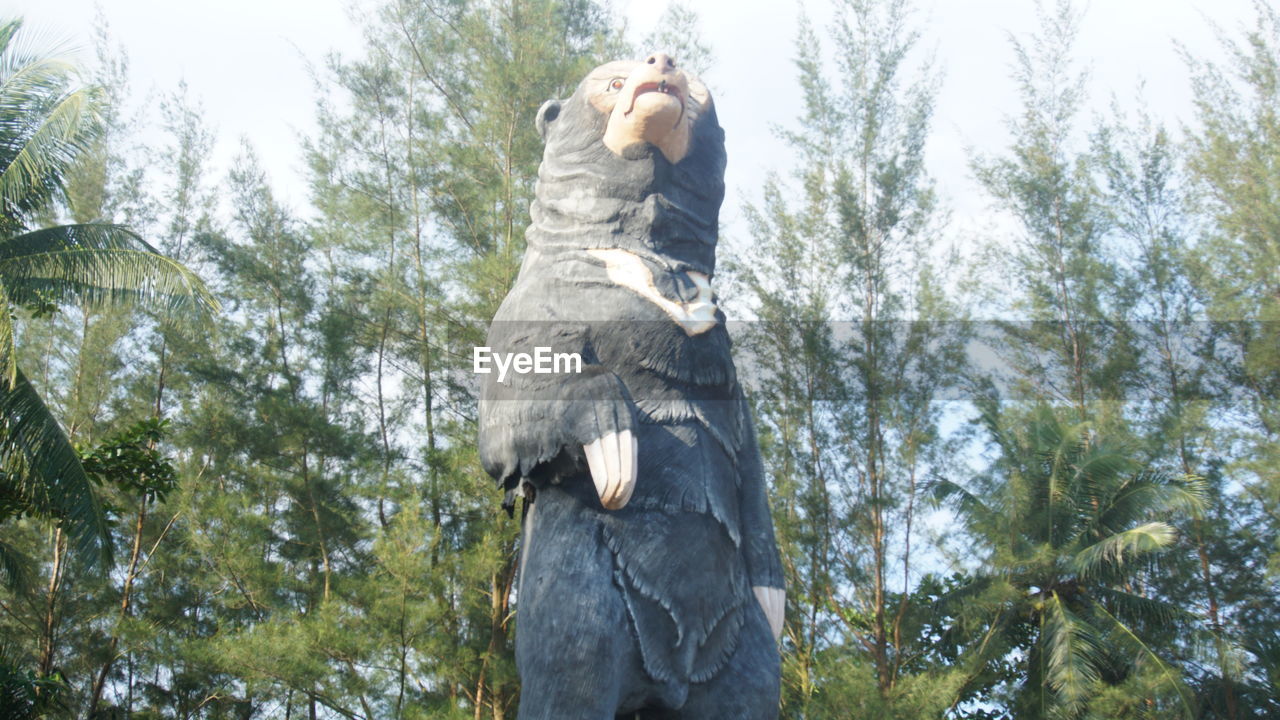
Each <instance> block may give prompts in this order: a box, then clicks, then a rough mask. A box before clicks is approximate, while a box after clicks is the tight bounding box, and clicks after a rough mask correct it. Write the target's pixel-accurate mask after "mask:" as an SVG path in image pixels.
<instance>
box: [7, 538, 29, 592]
mask: <svg viewBox="0 0 1280 720" xmlns="http://www.w3.org/2000/svg"><path fill="white" fill-rule="evenodd" d="M32 567H33V563H32V562H31V558H29V557H27V556H26V555H25V554H23V553H22V551H20V550H18V548H16V547H14V546H13V545H10V544H9V543H6V542H5V541H4V540H0V585H3V586H4V587H7V588H9V589H10V590H16V589H18V588H23V587H27V585H29V584H30V582H31V577H32V570H31V568H32Z"/></svg>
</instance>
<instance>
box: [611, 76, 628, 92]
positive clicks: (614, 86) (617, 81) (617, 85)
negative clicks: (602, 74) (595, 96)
mask: <svg viewBox="0 0 1280 720" xmlns="http://www.w3.org/2000/svg"><path fill="white" fill-rule="evenodd" d="M625 84H626V83H625V82H623V80H622V78H614V79H612V80H610V81H609V89H610V90H621V89H622V86H623V85H625Z"/></svg>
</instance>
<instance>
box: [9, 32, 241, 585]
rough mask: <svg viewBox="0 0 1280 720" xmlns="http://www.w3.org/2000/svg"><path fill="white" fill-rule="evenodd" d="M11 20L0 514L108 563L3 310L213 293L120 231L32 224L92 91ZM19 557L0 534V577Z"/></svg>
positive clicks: (94, 121) (76, 468)
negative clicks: (33, 524)
mask: <svg viewBox="0 0 1280 720" xmlns="http://www.w3.org/2000/svg"><path fill="white" fill-rule="evenodd" d="M21 27H22V22H21V21H20V20H11V21H8V22H5V23H3V24H0V522H3V521H5V520H6V519H8V518H12V517H15V516H23V515H28V516H34V517H39V518H44V519H48V520H52V521H54V522H56V523H58V526H59V528H60V529H62V531H64V532H65V533H66V535H67V537H68V540H69V542H70V544H71V547H73V548H74V549H75V551H76V552H77V554H78V555H79V556H80V557H81V558H82V559H83V560H84V561H86V562H88V563H91V564H92V563H95V562H102V563H104V564H109V563H110V560H111V543H110V536H109V534H108V528H107V523H106V519H105V517H104V515H103V511H102V507H101V505H100V504H99V502H98V499H97V497H96V495H95V494H94V492H93V487H92V483H91V482H90V480H89V478H88V476H87V475H86V474H85V471H84V468H82V467H81V465H80V460H79V457H78V455H77V453H76V451H75V449H74V448H73V447H72V445H71V443H70V442H69V441H68V439H67V436H66V434H65V433H64V432H63V430H62V427H61V426H60V425H59V424H58V421H57V420H56V419H55V418H54V417H53V415H52V414H51V413H50V412H49V409H48V407H47V406H46V405H45V404H44V401H43V400H41V398H40V395H39V394H38V393H37V392H36V391H35V389H34V388H33V387H32V385H31V383H30V382H29V381H28V380H27V378H26V376H25V375H23V373H22V370H21V369H20V368H19V367H18V364H17V357H16V353H15V349H14V324H13V322H14V316H15V313H16V312H17V311H19V310H23V309H25V310H48V309H50V308H54V307H56V306H57V305H58V304H60V303H65V302H70V301H75V302H79V303H82V304H85V305H88V306H91V307H93V306H102V305H106V304H111V303H115V302H119V301H125V300H140V301H143V302H145V303H149V304H153V305H155V304H159V305H161V306H163V307H168V308H170V309H172V310H175V311H177V310H185V309H196V310H199V311H207V310H213V309H215V308H216V307H217V302H216V301H215V300H214V299H213V297H212V296H211V295H210V294H209V292H208V290H207V289H206V288H205V287H204V285H203V283H202V282H201V281H200V279H199V278H197V277H196V276H195V275H194V274H193V273H192V272H191V271H189V270H188V269H186V268H185V267H183V266H182V265H181V264H179V263H177V262H175V261H173V260H170V259H169V258H167V257H165V256H163V255H161V254H160V253H159V252H157V251H156V250H155V249H154V248H152V247H151V246H150V245H148V244H147V243H146V242H144V241H143V240H142V238H140V237H139V236H138V235H137V234H136V233H134V232H133V231H131V230H129V229H128V228H125V227H122V226H119V225H112V224H106V223H101V224H80V225H58V226H52V227H48V226H46V227H42V226H41V222H40V219H41V218H42V217H46V216H48V215H49V214H51V212H52V211H53V210H54V209H55V208H56V205H57V203H58V201H59V200H60V199H62V196H63V193H64V181H65V180H66V176H67V173H68V172H69V171H70V169H71V168H72V167H73V164H74V162H75V160H76V158H77V157H78V156H79V155H80V154H81V153H82V152H84V151H86V150H87V149H89V148H90V147H91V146H92V144H93V143H94V141H95V139H96V137H97V133H98V129H99V123H98V118H97V115H96V112H95V99H96V95H97V90H96V89H95V88H93V87H89V86H85V85H81V84H77V82H76V79H75V70H74V68H73V67H72V66H71V65H69V64H68V63H67V62H65V61H63V60H59V59H57V58H54V57H48V56H45V55H42V54H41V53H39V52H37V51H34V50H33V49H32V48H31V47H30V46H29V44H28V43H27V42H25V40H24V38H23V36H22V34H21V32H20V30H21ZM21 574H22V563H21V561H20V556H19V555H18V554H16V552H15V551H14V550H13V548H11V547H8V546H6V545H5V544H4V543H3V541H2V540H0V575H3V577H4V578H5V579H6V580H7V581H9V582H11V583H13V582H16V581H17V580H18V578H19V577H20V575H21Z"/></svg>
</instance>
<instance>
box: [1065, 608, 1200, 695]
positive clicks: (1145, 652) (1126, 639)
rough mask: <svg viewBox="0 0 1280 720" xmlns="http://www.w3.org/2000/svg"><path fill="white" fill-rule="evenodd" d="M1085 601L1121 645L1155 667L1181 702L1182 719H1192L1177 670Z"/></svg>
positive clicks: (1102, 610)
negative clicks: (1183, 714)
mask: <svg viewBox="0 0 1280 720" xmlns="http://www.w3.org/2000/svg"><path fill="white" fill-rule="evenodd" d="M1086 599H1087V601H1088V602H1089V603H1090V604H1091V606H1092V609H1093V611H1094V614H1095V616H1097V617H1098V618H1099V619H1100V620H1101V621H1102V622H1104V623H1106V624H1107V625H1108V626H1109V628H1108V629H1110V630H1111V631H1112V633H1113V634H1114V635H1115V636H1116V637H1117V638H1118V639H1119V641H1120V643H1121V644H1123V645H1125V646H1127V647H1129V648H1130V649H1131V650H1132V651H1133V652H1134V653H1135V654H1136V655H1138V656H1139V659H1143V660H1146V661H1147V662H1150V663H1152V664H1153V665H1154V666H1155V668H1156V671H1157V674H1158V675H1159V677H1160V678H1161V679H1162V680H1163V681H1164V683H1165V684H1167V685H1168V686H1169V687H1170V688H1171V689H1173V691H1174V692H1176V693H1177V695H1178V699H1179V700H1181V701H1182V709H1183V711H1184V712H1185V716H1184V717H1186V718H1187V719H1188V720H1190V718H1194V717H1195V712H1194V711H1193V710H1192V706H1191V703H1192V701H1193V697H1192V695H1191V691H1190V690H1189V689H1188V688H1187V687H1186V685H1184V684H1183V683H1182V680H1181V675H1180V674H1179V672H1178V671H1177V669H1176V668H1173V667H1172V666H1170V665H1169V663H1167V662H1165V661H1164V660H1163V659H1162V658H1161V657H1160V656H1159V655H1157V654H1156V652H1155V651H1154V650H1152V649H1151V646H1150V645H1148V644H1147V643H1146V642H1144V641H1143V640H1142V638H1141V637H1139V636H1138V634H1137V633H1136V632H1134V631H1133V629H1132V628H1131V627H1129V626H1128V625H1127V624H1125V623H1124V622H1123V621H1121V620H1120V619H1119V618H1117V617H1116V616H1115V615H1114V614H1113V613H1111V611H1109V610H1107V608H1106V606H1104V605H1103V604H1102V603H1101V602H1098V601H1097V600H1096V599H1094V598H1086Z"/></svg>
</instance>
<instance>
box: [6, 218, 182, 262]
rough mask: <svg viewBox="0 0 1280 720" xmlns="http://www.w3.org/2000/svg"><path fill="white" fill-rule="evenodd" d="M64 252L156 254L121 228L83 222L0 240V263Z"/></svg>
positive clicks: (138, 238) (128, 230) (133, 233)
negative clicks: (138, 252) (94, 251)
mask: <svg viewBox="0 0 1280 720" xmlns="http://www.w3.org/2000/svg"><path fill="white" fill-rule="evenodd" d="M65 250H142V251H144V252H150V253H156V254H159V252H160V251H158V250H156V249H155V248H154V247H152V246H151V245H150V244H149V243H148V242H147V241H146V240H143V239H142V237H141V236H140V235H138V234H137V233H135V232H134V231H132V230H130V229H129V228H127V227H125V226H124V225H113V224H110V223H87V224H81V225H58V226H57V227H50V228H42V229H40V230H34V231H32V232H29V233H23V234H21V235H15V236H13V237H10V238H0V260H7V259H9V258H12V257H20V256H23V255H38V254H41V253H51V252H62V251H65Z"/></svg>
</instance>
